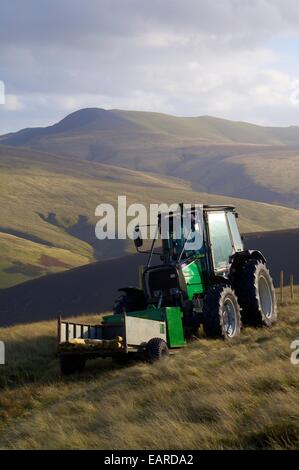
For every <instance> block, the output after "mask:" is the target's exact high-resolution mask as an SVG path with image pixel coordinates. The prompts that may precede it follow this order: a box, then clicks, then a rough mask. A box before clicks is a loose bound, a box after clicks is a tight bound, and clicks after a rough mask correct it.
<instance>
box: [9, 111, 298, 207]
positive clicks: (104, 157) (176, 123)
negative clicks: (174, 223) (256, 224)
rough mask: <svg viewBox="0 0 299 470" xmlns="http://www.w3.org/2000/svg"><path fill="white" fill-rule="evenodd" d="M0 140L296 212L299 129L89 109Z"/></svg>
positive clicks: (216, 119)
mask: <svg viewBox="0 0 299 470" xmlns="http://www.w3.org/2000/svg"><path fill="white" fill-rule="evenodd" d="M0 143H2V144H6V145H14V146H26V147H30V148H32V149H37V150H40V151H45V152H48V153H53V154H57V155H64V156H67V157H69V158H71V159H72V160H74V159H75V158H79V159H85V160H89V161H97V162H101V163H109V164H113V165H116V166H121V167H126V168H131V169H135V170H140V171H150V172H155V173H161V174H164V175H170V176H174V177H179V178H183V179H185V180H188V181H189V182H191V183H192V186H193V189H195V190H199V191H204V192H209V193H213V194H215V193H217V194H223V195H229V196H235V197H242V198H248V199H253V200H256V201H258V200H261V201H265V202H270V203H277V204H283V205H287V206H290V207H297V208H299V187H298V180H299V150H298V149H299V127H297V126H291V127H288V128H275V127H262V126H256V125H253V124H249V123H244V122H233V121H228V120H225V119H219V118H213V117H209V116H203V117H191V118H186V117H175V116H169V115H166V114H159V113H146V112H137V111H120V110H110V111H106V110H103V109H97V108H91V109H83V110H79V111H77V112H74V113H72V114H70V115H69V116H67V117H66V118H64V119H62V120H61V121H60V122H59V123H57V124H54V125H52V126H49V127H45V128H36V129H34V128H33V129H24V130H21V131H19V132H16V133H12V134H8V135H4V136H2V137H0Z"/></svg>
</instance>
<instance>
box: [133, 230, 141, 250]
mask: <svg viewBox="0 0 299 470" xmlns="http://www.w3.org/2000/svg"><path fill="white" fill-rule="evenodd" d="M135 234H137V235H135V238H134V243H135V247H136V249H137V250H138V248H140V247H142V245H143V240H142V237H141V232H140V230H139V227H138V225H137V227H135Z"/></svg>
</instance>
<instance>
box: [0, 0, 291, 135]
mask: <svg viewBox="0 0 299 470" xmlns="http://www.w3.org/2000/svg"><path fill="white" fill-rule="evenodd" d="M298 21H299V4H298V3H297V2H296V1H294V0H285V1H284V2H281V1H279V0H252V1H251V2H244V1H243V0H221V1H220V0H218V1H217V0H216V1H214V2H211V1H210V0H209V1H208V0H186V1H184V2H182V1H181V0H163V1H162V0H152V1H151V2H148V1H145V0H144V1H141V0H85V1H84V2H83V1H80V0H51V1H50V0H45V1H43V2H40V1H38V0H26V2H24V1H23V0H2V1H1V7H0V56H1V64H0V79H1V80H3V81H4V82H5V84H6V88H7V93H8V94H9V96H11V97H13V98H10V102H11V104H10V106H11V108H10V109H9V108H8V107H7V106H5V107H4V106H1V107H0V133H1V132H4V131H8V130H10V129H16V128H17V126H21V127H24V126H28V125H37V124H41V125H43V124H44V125H45V124H47V123H48V122H54V121H55V120H57V119H59V118H61V117H63V116H64V115H65V114H67V113H68V112H70V111H73V110H75V109H78V108H80V107H86V106H101V107H108V108H109V107H117V108H126V109H143V110H153V111H161V112H171V113H174V114H179V115H201V114H217V115H220V116H222V117H227V118H232V119H245V120H251V121H253V122H259V123H267V124H271V123H273V124H290V123H296V122H297V121H298V118H297V117H296V113H297V114H298V106H299V103H297V101H296V100H294V90H293V88H292V87H293V86H294V83H295V82H296V80H298V79H299V77H298V73H299V71H298V70H297V68H296V66H295V65H293V66H290V63H292V60H290V61H289V62H288V64H287V67H286V66H285V65H284V64H283V61H282V60H281V59H282V54H284V52H282V51H281V49H279V47H278V48H277V49H276V48H275V47H274V48H273V47H272V46H271V45H270V43H271V40H272V39H273V38H276V42H277V43H278V44H279V41H280V37H294V38H295V37H296V35H297V25H298ZM295 40H297V39H294V41H295ZM298 49H299V47H298ZM298 49H297V51H296V50H295V51H293V52H292V54H294V55H296V53H297V52H298ZM293 58H294V59H295V57H293ZM290 59H292V55H291V57H290ZM294 63H295V61H294ZM13 100H15V101H14V103H15V105H14V104H13ZM8 106H9V105H8ZM13 108H14V111H15V112H14V113H12V112H11V111H12V109H13ZM274 111H275V113H274ZM296 120H297V121H296ZM4 123H5V124H4Z"/></svg>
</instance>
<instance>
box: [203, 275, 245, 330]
mask: <svg viewBox="0 0 299 470" xmlns="http://www.w3.org/2000/svg"><path fill="white" fill-rule="evenodd" d="M202 323H203V329H204V332H205V334H206V335H207V336H209V337H212V338H219V337H222V338H224V339H232V338H235V337H236V336H238V335H239V334H240V330H241V315H240V307H239V304H238V299H237V297H236V294H235V292H234V291H233V290H232V288H231V287H229V286H228V285H226V284H218V285H214V286H212V287H211V288H210V289H209V290H208V291H207V293H206V295H205V297H204V305H203V311H202Z"/></svg>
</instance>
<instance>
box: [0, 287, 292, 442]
mask: <svg viewBox="0 0 299 470" xmlns="http://www.w3.org/2000/svg"><path fill="white" fill-rule="evenodd" d="M298 305H299V288H297V289H296V297H295V299H293V300H290V299H289V298H288V297H287V295H285V301H284V304H283V305H281V306H280V308H279V322H278V323H277V325H275V326H274V327H273V328H271V329H263V328H261V329H253V328H246V329H244V330H243V331H242V335H241V336H240V338H239V339H236V340H235V341H234V342H233V343H230V344H229V343H226V342H223V341H222V340H210V339H205V338H203V339H200V340H197V341H195V342H193V343H191V344H189V345H188V346H187V347H186V348H185V349H184V350H179V351H178V352H176V353H175V354H174V355H173V356H172V357H171V358H170V359H169V360H166V361H164V362H161V363H158V364H154V365H148V364H146V363H136V364H133V365H131V366H127V367H119V366H116V365H115V364H113V363H112V362H111V360H109V359H106V360H101V359H99V360H96V361H90V363H88V364H87V367H86V371H85V372H84V373H83V374H82V375H74V376H73V377H68V378H62V377H61V376H60V373H59V368H58V360H57V358H56V357H55V347H56V338H55V334H56V324H55V322H45V323H35V324H31V325H18V326H14V327H9V328H2V329H0V340H1V339H2V340H5V343H6V365H5V366H0V370H1V375H0V448H2V449H136V448H140V449H296V448H298V445H299V404H298V387H299V375H298V367H299V365H297V366H294V365H292V364H291V362H290V354H291V352H292V350H291V348H290V344H291V342H292V341H294V340H295V339H298V325H299V309H298ZM85 319H88V320H90V321H93V320H98V318H91V317H89V318H85Z"/></svg>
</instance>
